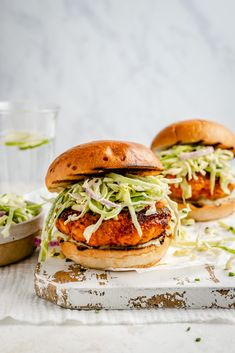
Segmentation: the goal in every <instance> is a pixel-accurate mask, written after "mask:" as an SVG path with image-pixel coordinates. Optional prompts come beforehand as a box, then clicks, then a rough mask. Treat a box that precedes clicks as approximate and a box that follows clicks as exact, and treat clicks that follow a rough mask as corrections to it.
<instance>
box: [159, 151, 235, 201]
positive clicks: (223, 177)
mask: <svg viewBox="0 0 235 353" xmlns="http://www.w3.org/2000/svg"><path fill="white" fill-rule="evenodd" d="M157 154H158V156H159V157H160V160H161V162H162V164H163V166H164V171H163V174H164V175H173V176H174V177H176V176H177V177H180V178H181V179H182V181H181V182H180V183H179V186H180V187H181V189H182V193H183V198H184V199H190V197H191V196H192V189H191V186H190V184H189V183H188V181H190V180H192V179H194V180H197V179H198V174H201V175H202V176H205V175H206V174H207V173H208V174H209V177H210V193H211V194H213V192H214V188H215V182H216V179H219V183H220V186H221V189H222V190H223V192H224V193H225V194H227V195H229V194H230V190H229V187H228V186H229V184H230V183H235V174H234V172H233V171H232V166H231V161H232V159H233V157H234V156H233V152H232V151H230V150H226V149H221V148H216V149H215V148H214V147H212V146H208V147H205V146H202V145H175V146H173V147H171V148H169V149H167V150H163V151H159V152H157Z"/></svg>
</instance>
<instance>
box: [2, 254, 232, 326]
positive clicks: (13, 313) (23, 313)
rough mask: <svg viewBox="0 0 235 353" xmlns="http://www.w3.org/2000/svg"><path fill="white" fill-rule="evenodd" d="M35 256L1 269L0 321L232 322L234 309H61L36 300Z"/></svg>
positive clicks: (82, 322) (105, 322)
mask: <svg viewBox="0 0 235 353" xmlns="http://www.w3.org/2000/svg"><path fill="white" fill-rule="evenodd" d="M36 261H37V256H36V255H34V256H33V257H31V258H30V259H27V260H25V261H23V262H21V263H18V264H15V265H10V266H6V267H3V268H0V303H1V304H0V320H4V319H6V318H11V319H14V320H17V321H21V322H27V323H30V324H41V323H46V322H48V323H56V324H61V323H68V322H70V323H72V322H74V323H78V324H143V323H145V324H147V323H158V322H159V323H164V322H168V323H169V322H219V323H235V310H231V309H229V310H223V309H205V310H185V309H150V310H110V311H108V310H101V311H99V312H97V313H96V312H94V311H77V310H69V309H63V308H60V307H58V306H56V305H55V304H52V303H50V302H47V301H45V300H43V299H40V298H38V297H37V296H36V295H35V292H34V287H33V283H34V281H33V277H34V268H35V265H36Z"/></svg>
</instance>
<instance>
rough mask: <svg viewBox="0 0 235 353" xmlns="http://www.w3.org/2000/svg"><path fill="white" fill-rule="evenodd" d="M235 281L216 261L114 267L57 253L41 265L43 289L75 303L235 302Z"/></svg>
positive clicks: (38, 282) (38, 278)
mask: <svg viewBox="0 0 235 353" xmlns="http://www.w3.org/2000/svg"><path fill="white" fill-rule="evenodd" d="M195 278H200V281H195ZM234 282H235V280H234V277H228V275H227V274H226V273H225V271H223V270H222V269H220V268H215V267H214V266H213V265H204V266H202V265H200V266H198V267H195V268H194V267H192V268H191V269H190V270H187V271H185V269H177V270H176V271H174V272H173V271H172V270H164V269H163V268H160V267H159V268H158V269H156V270H154V271H150V272H143V273H137V272H136V271H129V272H110V271H98V270H88V269H82V268H80V266H79V265H76V264H74V263H73V262H66V261H65V260H61V259H55V258H52V259H49V260H47V262H46V263H44V264H38V266H37V268H36V271H35V290H36V293H37V295H38V296H39V297H41V298H43V299H47V300H49V301H52V302H54V303H55V304H57V305H60V306H62V307H65V308H70V309H101V308H103V309H139V308H214V307H217V308H235V287H234Z"/></svg>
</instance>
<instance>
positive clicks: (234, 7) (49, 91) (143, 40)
mask: <svg viewBox="0 0 235 353" xmlns="http://www.w3.org/2000/svg"><path fill="white" fill-rule="evenodd" d="M234 12H235V2H234V1H233V0H226V1H222V0H119V1H118V0H96V1H95V0H93V1H92V0H50V1H48V0H40V1H39V0H38V1H36V0H21V1H18V0H10V1H9V0H0V99H1V100H6V99H7V100H9V99H17V100H19V99H24V100H25V99H30V100H36V101H55V102H57V103H59V104H60V106H61V113H60V117H59V123H58V139H57V150H58V151H61V150H63V149H65V148H67V147H69V146H71V145H74V144H78V143H80V142H84V141H87V140H92V139H104V138H114V139H128V140H137V141H140V142H143V143H146V144H149V143H150V141H151V139H152V138H153V137H154V135H155V133H156V132H157V131H158V130H159V129H160V128H162V127H163V126H164V125H166V124H168V123H170V122H172V121H175V120H179V119H184V118H189V117H204V118H208V119H215V120H217V121H220V122H223V123H224V124H226V125H227V126H229V127H231V128H233V129H234V130H235V119H234V94H235V93H234V89H235V40H234V35H235V21H234Z"/></svg>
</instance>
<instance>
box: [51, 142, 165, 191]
mask: <svg viewBox="0 0 235 353" xmlns="http://www.w3.org/2000/svg"><path fill="white" fill-rule="evenodd" d="M115 170H116V171H119V170H121V172H122V173H123V172H125V171H129V172H131V171H133V172H135V173H136V172H137V171H143V172H144V171H146V172H147V171H153V172H154V171H155V172H156V171H158V170H162V164H161V162H160V161H159V160H158V159H157V158H156V156H155V155H154V154H153V152H152V151H151V150H150V149H149V148H147V147H146V146H144V145H141V144H138V143H134V142H121V141H94V142H90V143H85V144H82V145H78V146H76V147H73V148H71V149H69V150H68V151H66V152H64V153H63V154H61V155H60V156H58V157H57V158H56V159H55V160H54V162H52V164H51V165H50V166H49V169H48V172H47V175H46V186H47V188H48V190H49V191H58V190H59V189H60V188H61V187H65V186H66V185H68V184H69V183H71V182H74V181H78V180H81V179H83V178H84V177H85V176H88V175H92V174H93V175H94V174H100V173H105V172H106V173H107V172H109V171H115Z"/></svg>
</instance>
